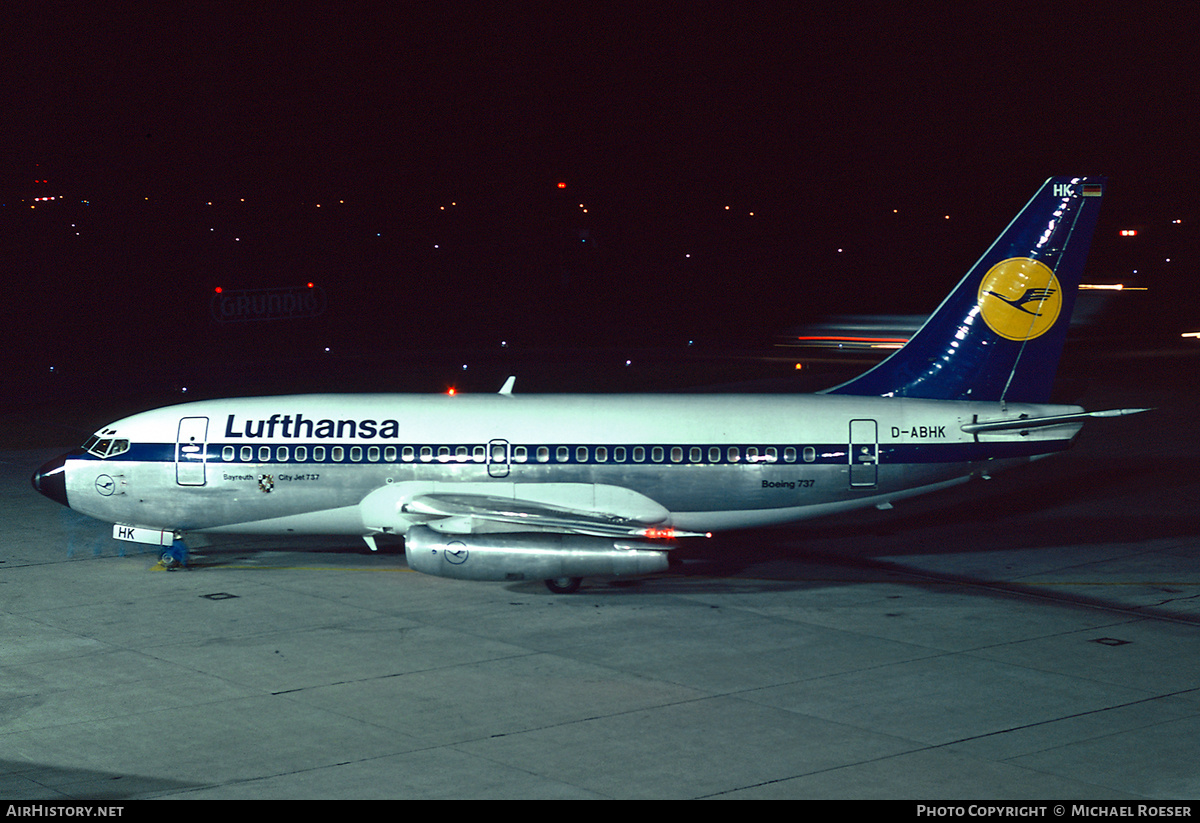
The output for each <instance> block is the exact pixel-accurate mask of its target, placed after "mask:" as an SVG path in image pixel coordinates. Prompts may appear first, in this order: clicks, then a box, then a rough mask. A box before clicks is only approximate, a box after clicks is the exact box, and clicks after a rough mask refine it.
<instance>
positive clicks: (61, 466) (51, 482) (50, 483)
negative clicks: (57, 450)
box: [30, 456, 71, 508]
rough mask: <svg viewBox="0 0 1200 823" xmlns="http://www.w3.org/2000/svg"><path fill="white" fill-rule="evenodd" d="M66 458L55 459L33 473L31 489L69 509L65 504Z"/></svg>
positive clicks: (68, 504)
mask: <svg viewBox="0 0 1200 823" xmlns="http://www.w3.org/2000/svg"><path fill="white" fill-rule="evenodd" d="M66 464H67V460H66V457H65V456H64V457H56V458H54V459H53V460H51V461H49V462H48V463H46V464H45V465H44V466H42V467H41V468H40V469H38V470H37V471H35V472H34V473H33V477H32V478H30V480H31V481H32V482H33V488H34V489H36V490H37V491H39V492H41V493H42V494H44V495H45V496H46V497H49V498H50V499H51V500H53V501H54V502H56V503H62V504H63V505H64V506H67V507H68V508H69V507H70V505H71V504H70V503H68V502H67V473H66Z"/></svg>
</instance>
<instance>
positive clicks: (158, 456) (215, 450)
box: [78, 440, 1071, 467]
mask: <svg viewBox="0 0 1200 823" xmlns="http://www.w3.org/2000/svg"><path fill="white" fill-rule="evenodd" d="M1070 442H1071V441H1070V440H1034V441H1020V442H1000V443H977V442H960V443H933V442H931V443H888V442H881V443H879V452H878V460H879V463H880V464H882V465H888V464H912V463H968V462H972V461H978V460H987V459H989V458H994V459H1005V458H1014V457H1030V456H1033V455H1038V454H1048V453H1051V452H1057V451H1063V450H1065V449H1067V448H1068V447H1069V446H1070ZM521 445H522V446H523V448H525V449H526V452H527V457H526V459H525V460H524V461H517V460H513V459H511V458H510V459H509V460H508V461H507V462H508V463H509V464H510V465H513V466H522V465H527V466H554V465H558V466H563V465H576V466H579V465H591V466H630V465H632V466H645V465H650V466H655V465H661V466H712V465H719V466H761V467H769V466H822V465H824V466H828V465H845V464H846V463H847V461H848V459H849V458H848V450H849V445H848V444H846V443H822V444H782V445H781V444H770V445H760V444H751V445H748V446H747V445H741V444H715V443H668V444H646V443H634V444H615V445H614V444H603V448H605V449H606V450H607V455H606V459H604V460H601V459H598V457H597V453H596V449H597V446H596V445H593V444H586V445H585V444H582V443H554V444H538V445H524V444H521ZM227 447H228V448H232V449H233V450H234V451H233V457H232V459H226V458H225V455H224V450H225V448H227ZM479 447H482V448H486V446H485V445H484V444H481V443H454V444H450V443H439V444H432V443H425V444H403V445H381V444H367V445H362V444H354V445H344V444H334V445H329V444H325V443H319V444H318V443H311V444H305V443H301V444H291V443H289V444H287V445H286V446H282V445H279V444H273V445H270V446H267V445H262V446H245V445H243V444H237V445H234V444H220V443H209V444H208V454H207V462H208V463H209V464H213V465H247V464H261V463H272V464H279V463H287V464H295V465H329V464H333V465H337V464H366V465H374V464H381V465H401V466H405V465H413V466H425V465H429V466H432V465H472V464H474V465H479V466H483V465H486V463H485V460H484V459H476V457H475V456H474V455H475V449H476V448H479ZM243 448H247V449H250V450H251V455H250V458H249V459H246V460H243V459H242V449H243ZM281 448H282V449H286V450H287V456H286V457H285V458H284V457H282V456H281V453H280V451H279V450H280V449H281ZM406 448H411V449H412V450H413V454H414V457H413V459H404V458H403V456H402V455H403V450H404V449H406ZM425 448H428V449H430V450H431V453H432V457H431V458H430V459H422V458H421V456H420V454H421V450H422V449H425ZM460 448H463V449H466V453H465V456H458V455H456V452H457V450H458V449H460ZM512 448H515V447H513V446H510V454H511V450H512ZM713 448H715V449H719V450H720V453H719V459H717V460H709V459H708V458H709V449H713ZM260 449H267V450H268V452H269V453H268V455H267V456H266V458H265V459H259V457H260ZM318 449H323V450H324V457H323V459H319V460H318V459H316V458H315V453H316V451H317V450H318ZM335 449H340V450H341V452H340V454H339V455H338V458H339V459H336V460H335V459H334V450H335ZM385 449H394V450H395V453H394V459H385V454H387V455H390V454H391V452H385ZM439 449H446V450H447V454H445V455H443V456H440V457H439V455H438V450H439ZM539 449H546V450H548V459H546V460H539V459H538V458H537V453H538V450H539ZM620 449H624V450H625V451H624V459H623V460H617V459H615V458H616V455H617V454H618V450H620ZM639 449H641V450H643V457H642V459H641V460H635V459H634V455H635V453H636V452H637V450H639ZM693 449H696V450H699V455H700V459H699V460H694V459H692V458H693V457H694V455H693V454H692V450H693ZM730 449H736V450H737V452H738V457H737V459H731V458H730ZM748 449H757V452H758V454H757V457H750V456H748V455H747V450H748ZM771 449H773V450H774V454H775V459H774V460H769V459H764V455H766V454H768V453H769V452H768V450H771ZM560 450H565V452H563V451H560ZM580 450H583V451H582V452H581V451H580ZM656 450H661V452H659V451H656ZM674 450H678V452H676V453H675V456H678V457H679V459H678V460H676V459H672V452H673V451H674ZM789 450H791V451H794V453H795V458H794V459H792V460H787V459H785V455H787V454H789ZM297 451H301V453H302V454H304V455H306V459H303V460H300V459H297V457H296V455H297ZM806 451H810V453H811V459H806V457H805V454H806ZM656 457H657V458H658V459H655V458H656ZM560 458H563V459H560ZM78 459H81V460H95V461H97V462H105V463H126V462H128V463H174V462H175V444H174V443H141V444H131V445H130V448H129V450H128V451H126V452H124V453H122V454H119V455H116V456H114V457H109V458H106V459H103V460H102V459H101V458H98V457H96V456H94V455H90V454H86V453H81V454H79V455H78ZM188 462H191V461H188ZM496 462H504V461H496Z"/></svg>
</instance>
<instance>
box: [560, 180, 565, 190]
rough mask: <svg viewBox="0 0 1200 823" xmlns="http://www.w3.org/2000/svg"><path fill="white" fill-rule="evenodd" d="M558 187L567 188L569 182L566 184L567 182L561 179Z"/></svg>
mask: <svg viewBox="0 0 1200 823" xmlns="http://www.w3.org/2000/svg"><path fill="white" fill-rule="evenodd" d="M558 187H559V188H560V189H565V188H566V187H567V184H566V183H564V182H562V181H561V180H560V181H559V183H558Z"/></svg>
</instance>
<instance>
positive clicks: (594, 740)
mask: <svg viewBox="0 0 1200 823" xmlns="http://www.w3.org/2000/svg"><path fill="white" fill-rule="evenodd" d="M1136 370H1137V368H1136V367H1130V368H1127V369H1125V371H1126V373H1127V376H1128V372H1130V371H1136ZM1126 382H1128V383H1129V384H1130V385H1131V386H1136V385H1137V384H1138V381H1136V380H1128V381H1126ZM1187 382H1190V381H1186V380H1180V381H1178V383H1179V385H1175V384H1174V383H1172V382H1171V381H1168V380H1162V381H1157V382H1152V384H1151V385H1150V386H1149V388H1147V387H1146V385H1142V388H1141V389H1138V388H1136V387H1135V388H1128V389H1120V390H1118V389H1115V388H1112V387H1111V386H1110V387H1107V388H1105V387H1098V388H1094V389H1092V390H1091V391H1089V392H1088V394H1087V395H1086V396H1084V397H1082V398H1080V400H1081V402H1082V403H1083V404H1084V405H1085V406H1087V407H1089V408H1107V407H1113V406H1157V407H1158V410H1157V411H1155V412H1153V413H1152V414H1147V415H1142V416H1139V417H1134V418H1125V419H1121V420H1099V421H1095V422H1090V423H1088V424H1087V425H1086V426H1085V429H1084V432H1083V434H1082V435H1081V436H1080V438H1079V441H1078V443H1077V446H1076V447H1075V448H1074V449H1073V450H1072V451H1071V452H1068V453H1067V454H1065V455H1062V456H1059V457H1055V458H1053V459H1050V460H1045V461H1040V462H1038V463H1035V464H1032V465H1029V466H1027V467H1024V468H1022V469H1019V470H1015V471H1013V472H1010V473H1008V474H1000V475H997V476H996V477H995V478H994V479H993V480H991V481H987V482H983V481H980V482H978V483H973V484H970V485H967V486H964V487H960V488H958V489H955V490H953V491H951V492H947V493H943V494H939V495H935V496H931V497H928V498H924V499H918V500H912V501H907V502H903V503H899V504H897V506H896V508H895V509H894V510H892V511H887V512H879V511H874V510H872V511H870V512H868V513H866V514H860V515H854V516H844V517H839V518H836V519H827V520H822V521H813V522H811V523H807V524H800V525H797V526H794V527H790V528H787V529H778V530H770V531H761V532H755V533H738V534H732V535H724V536H720V537H717V538H714V539H713V540H711V541H705V542H703V543H702V544H701V545H699V546H698V547H694V548H691V549H687V550H683V551H681V552H680V562H679V563H678V565H677V566H676V567H674V568H672V569H671V570H670V571H668V572H666V573H663V574H660V575H657V576H654V577H652V578H648V579H644V580H641V581H637V582H633V583H625V584H623V585H619V586H617V585H608V584H606V583H604V582H600V581H585V587H584V589H583V590H582V591H581V592H579V593H578V594H575V595H568V596H560V595H553V594H550V593H549V592H548V591H547V590H546V589H545V588H544V587H543V586H542V585H541V584H540V583H530V584H519V585H511V584H493V583H468V582H457V581H450V580H441V579H436V578H431V577H426V576H423V575H420V574H416V573H412V572H410V571H408V569H407V568H406V566H405V562H404V556H403V553H402V551H401V550H400V548H399V546H397V545H391V546H386V547H384V550H383V551H381V552H379V553H378V554H371V553H370V552H369V551H367V549H366V547H365V546H364V545H362V544H361V543H359V542H356V541H354V540H345V539H334V540H323V541H322V540H318V541H305V542H303V543H289V542H286V541H283V540H276V539H263V538H256V539H253V540H251V539H245V540H237V539H235V540H230V541H227V542H225V543H222V544H220V545H215V544H214V545H212V546H209V547H207V548H199V549H197V550H196V554H195V557H194V566H193V567H192V568H190V569H188V570H184V571H175V572H164V571H154V570H152V568H153V566H154V565H155V561H156V559H157V557H156V555H155V554H153V553H149V552H147V553H138V552H137V547H135V546H132V544H122V543H118V542H116V541H113V540H112V539H111V538H110V537H109V533H110V527H109V526H107V525H105V524H102V523H98V522H95V521H92V520H89V519H87V518H85V517H82V516H80V515H77V514H75V513H74V512H72V511H70V510H68V509H65V508H62V507H59V506H57V505H55V504H54V503H53V502H51V501H49V500H47V499H44V498H42V497H41V496H39V495H38V494H36V493H35V492H34V491H33V490H32V489H31V488H30V485H29V475H30V474H31V472H32V471H33V470H34V469H35V468H36V467H37V466H38V465H40V463H41V462H42V461H43V460H44V459H46V458H48V457H50V456H52V455H53V454H55V453H58V452H61V451H62V450H64V449H65V448H66V447H71V446H74V445H77V444H75V443H64V444H63V448H62V449H60V448H39V449H26V450H21V451H7V452H2V453H0V523H2V525H0V797H3V798H5V799H6V800H9V801H15V800H20V799H41V800H53V801H61V800H67V799H95V800H112V801H119V800H126V799H133V798H178V799H183V798H189V799H190V798H223V799H229V798H764V799H766V798H911V799H916V800H956V799H961V800H985V799H996V800H1002V799H1056V800H1057V799H1061V800H1071V799H1095V800H1100V799H1133V800H1142V799H1153V800H1164V799H1196V798H1200V766H1198V765H1197V764H1198V763H1200V744H1198V743H1197V741H1198V740H1200V562H1198V561H1200V480H1198V479H1197V473H1196V472H1195V466H1196V465H1198V464H1200V459H1198V458H1200V455H1198V454H1197V452H1198V451H1200V448H1198V441H1197V438H1196V437H1195V435H1194V421H1193V419H1192V415H1193V410H1194V409H1195V408H1196V400H1197V398H1196V393H1197V391H1196V389H1195V388H1193V387H1192V386H1190V385H1185V383H1187Z"/></svg>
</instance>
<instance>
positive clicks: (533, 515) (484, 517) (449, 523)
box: [402, 492, 703, 538]
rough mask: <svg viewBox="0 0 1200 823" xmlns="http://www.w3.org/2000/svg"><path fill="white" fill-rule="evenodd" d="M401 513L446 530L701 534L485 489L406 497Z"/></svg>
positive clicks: (666, 535)
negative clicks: (422, 517)
mask: <svg viewBox="0 0 1200 823" xmlns="http://www.w3.org/2000/svg"><path fill="white" fill-rule="evenodd" d="M402 513H403V514H406V515H420V516H425V517H431V518H434V519H433V520H431V521H429V523H428V525H429V526H430V527H432V528H434V529H435V530H437V531H440V532H448V533H464V534H465V533H471V532H475V531H496V530H498V529H497V527H499V529H501V530H504V531H550V532H561V533H564V534H586V535H593V536H596V537H642V538H671V537H699V536H703V535H700V534H696V533H692V532H679V531H675V530H674V529H671V528H664V527H662V526H661V525H658V524H659V523H661V521H656V522H647V521H646V520H642V519H636V518H630V517H622V516H620V515H617V514H609V513H606V512H601V511H588V510H583V509H575V508H570V507H567V506H561V505H554V504H551V503H546V502H539V501H536V500H523V499H520V498H518V497H499V496H492V495H486V494H470V493H437V492H434V493H429V494H421V495H418V496H416V497H414V498H412V499H411V500H409V501H408V502H406V503H405V504H404V505H403V507H402ZM481 521H482V522H481Z"/></svg>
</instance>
